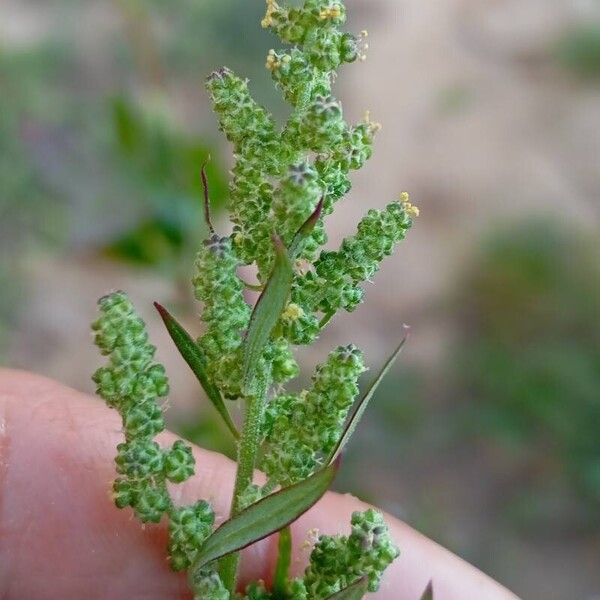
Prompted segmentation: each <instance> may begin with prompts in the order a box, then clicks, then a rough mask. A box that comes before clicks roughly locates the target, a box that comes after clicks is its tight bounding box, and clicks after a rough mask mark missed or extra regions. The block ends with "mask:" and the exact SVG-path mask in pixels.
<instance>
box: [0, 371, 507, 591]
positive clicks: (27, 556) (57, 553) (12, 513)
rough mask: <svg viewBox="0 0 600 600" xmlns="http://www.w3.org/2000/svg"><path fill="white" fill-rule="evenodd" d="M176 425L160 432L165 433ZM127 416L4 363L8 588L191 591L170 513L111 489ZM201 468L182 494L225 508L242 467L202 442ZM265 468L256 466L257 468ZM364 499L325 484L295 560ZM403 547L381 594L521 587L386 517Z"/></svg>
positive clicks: (271, 543) (252, 555)
mask: <svg viewBox="0 0 600 600" xmlns="http://www.w3.org/2000/svg"><path fill="white" fill-rule="evenodd" d="M173 440H174V436H173V435H172V434H170V433H165V434H162V435H161V436H159V438H158V442H159V443H160V444H161V445H168V444H171V443H172V441H173ZM121 441H122V434H121V423H120V419H119V416H118V415H117V414H116V413H115V412H114V411H111V410H109V409H108V408H107V407H106V406H104V404H102V403H100V402H98V401H96V400H95V399H93V398H90V397H89V396H87V395H85V394H81V393H80V392H76V391H75V390H72V389H69V388H67V387H64V386H62V385H60V384H58V383H55V382H53V381H51V380H49V379H46V378H43V377H40V376H36V375H32V374H28V373H24V372H18V371H11V370H0V597H2V598H4V599H5V600H17V599H18V600H22V599H23V598H27V599H29V600H45V599H52V598H63V599H65V600H69V599H70V598H73V599H76V598H80V597H82V596H83V595H85V596H86V598H88V599H96V598H97V599H111V600H120V599H123V600H125V599H131V598H144V599H145V600H154V599H156V600H159V599H160V600H163V599H164V598H189V592H188V591H187V584H186V581H185V577H184V576H182V575H181V574H176V573H173V572H172V571H170V569H169V567H168V565H167V562H166V543H167V533H166V528H165V523H164V522H163V523H162V524H161V525H159V526H154V525H152V526H148V527H145V528H144V527H142V526H140V524H139V523H138V522H137V521H136V520H135V519H133V518H132V515H131V512H130V511H129V510H117V509H116V508H115V506H114V504H113V502H112V500H111V497H110V490H111V482H112V480H113V479H114V477H115V472H114V463H113V458H114V455H115V448H116V445H117V444H118V443H119V442H121ZM194 454H195V458H196V475H195V476H194V477H193V478H192V479H190V480H188V481H187V482H186V483H184V484H182V485H178V486H173V487H172V488H171V493H172V496H173V500H174V502H175V503H176V504H179V503H181V504H186V503H191V502H194V501H195V500H197V499H199V498H204V499H206V500H208V501H210V502H211V504H212V505H213V507H214V509H215V513H216V515H217V523H220V522H222V521H223V520H224V519H226V517H227V514H228V512H229V503H230V498H231V494H232V490H233V481H234V477H235V464H234V463H232V462H231V461H230V460H228V459H227V458H225V457H223V456H221V455H219V454H215V453H212V452H208V451H205V450H201V449H199V448H195V449H194ZM258 477H260V475H258V476H257V478H258ZM365 508H366V505H365V504H363V503H362V502H360V501H358V500H357V499H355V498H353V497H351V496H348V495H345V496H340V495H338V494H334V493H329V494H327V495H326V496H325V497H324V498H323V499H322V500H321V501H320V502H319V503H318V504H317V505H316V506H315V507H314V508H312V509H311V510H310V511H309V512H308V513H306V514H305V515H304V516H303V517H302V518H301V519H299V520H298V522H296V523H295V524H294V526H293V531H294V544H295V547H294V561H293V569H294V570H295V572H296V573H300V572H302V570H303V569H304V567H305V564H306V560H307V558H308V551H307V550H306V549H303V544H302V542H303V540H305V539H306V536H307V532H308V531H309V530H310V529H314V528H316V529H318V530H319V531H320V532H321V533H329V534H334V533H340V532H345V531H347V529H348V526H349V522H350V516H351V514H352V512H353V511H355V510H364V509H365ZM388 523H389V524H390V530H391V533H392V535H393V537H394V539H395V541H396V543H397V544H398V546H399V547H400V549H401V552H402V554H401V556H400V558H399V559H398V560H397V561H396V562H394V563H393V564H392V565H391V567H390V568H389V569H388V571H387V572H386V575H385V577H384V580H383V583H382V587H381V590H380V592H378V593H377V594H375V595H373V596H372V597H373V598H379V599H380V600H404V599H406V600H417V599H418V598H419V597H420V594H421V593H422V592H423V590H424V589H425V587H426V585H427V583H428V581H429V580H430V579H433V581H434V589H435V592H436V596H435V597H436V600H464V599H465V598H486V599H489V600H496V599H509V598H515V596H514V595H512V594H511V593H510V592H508V591H507V590H505V589H504V588H502V587H501V586H499V585H498V584H496V583H495V582H493V581H492V580H491V579H489V578H488V577H486V576H485V575H483V574H482V573H480V572H479V571H477V570H476V569H474V568H473V567H471V566H470V565H468V564H467V563H465V562H463V561H462V560H460V559H459V558H457V557H456V556H454V555H452V554H451V553H449V552H448V551H446V550H444V549H443V548H441V547H440V546H438V545H437V544H435V543H434V542H431V541H430V540H428V539H427V538H425V537H423V536H421V535H420V534H418V533H417V532H415V531H414V530H412V529H411V528H409V527H408V526H407V525H405V524H404V523H402V522H400V521H397V520H395V519H393V518H391V517H390V518H388ZM276 538H277V536H273V537H271V538H269V539H266V540H263V541H262V542H259V543H257V544H255V545H254V546H252V547H250V548H248V549H247V550H245V551H244V555H243V561H242V580H243V581H248V580H250V579H257V578H263V579H267V578H268V576H269V574H270V573H271V572H272V570H273V565H274V561H275V560H276V552H277V539H276Z"/></svg>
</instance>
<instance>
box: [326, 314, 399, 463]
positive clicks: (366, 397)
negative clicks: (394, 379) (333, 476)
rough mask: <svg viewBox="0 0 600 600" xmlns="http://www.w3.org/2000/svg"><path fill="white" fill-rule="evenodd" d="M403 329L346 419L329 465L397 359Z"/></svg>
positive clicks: (352, 431)
mask: <svg viewBox="0 0 600 600" xmlns="http://www.w3.org/2000/svg"><path fill="white" fill-rule="evenodd" d="M404 329H405V333H404V337H403V338H402V341H401V342H400V344H399V345H398V347H397V348H396V349H395V350H394V352H393V353H392V355H391V356H390V357H389V358H388V360H387V361H386V363H385V364H384V365H383V368H382V369H381V371H380V372H379V373H378V375H377V377H375V380H374V381H373V383H372V384H371V386H370V387H369V389H368V390H367V393H366V394H365V395H364V396H363V397H362V399H361V400H360V401H359V402H358V404H357V406H356V408H355V410H354V412H353V413H352V416H351V417H350V419H348V422H347V423H346V426H345V427H344V431H343V433H342V435H341V437H340V439H339V441H338V443H337V444H336V446H335V448H334V449H333V451H332V452H331V455H330V458H329V464H331V463H332V462H333V461H334V460H336V459H337V458H338V456H339V455H340V453H341V452H342V450H343V449H344V447H345V446H346V444H347V443H348V440H349V439H350V437H351V436H352V434H353V433H354V430H355V429H356V426H357V425H358V423H359V421H360V420H361V418H362V416H363V414H364V412H365V410H366V409H367V406H368V405H369V401H370V400H371V398H372V397H373V395H374V394H375V392H376V391H377V388H378V387H379V384H380V383H381V382H382V381H383V378H384V377H385V376H386V375H387V373H388V371H389V370H390V369H391V368H392V366H393V364H394V362H395V361H396V359H397V358H398V355H399V354H400V352H401V351H402V348H404V344H406V340H407V339H408V334H409V327H408V325H404Z"/></svg>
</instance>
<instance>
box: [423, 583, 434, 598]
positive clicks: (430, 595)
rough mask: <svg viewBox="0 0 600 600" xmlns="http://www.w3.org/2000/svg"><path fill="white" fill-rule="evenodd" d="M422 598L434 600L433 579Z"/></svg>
mask: <svg viewBox="0 0 600 600" xmlns="http://www.w3.org/2000/svg"><path fill="white" fill-rule="evenodd" d="M421 600H433V581H430V582H429V583H428V584H427V587H426V588H425V591H424V592H423V595H422V596H421Z"/></svg>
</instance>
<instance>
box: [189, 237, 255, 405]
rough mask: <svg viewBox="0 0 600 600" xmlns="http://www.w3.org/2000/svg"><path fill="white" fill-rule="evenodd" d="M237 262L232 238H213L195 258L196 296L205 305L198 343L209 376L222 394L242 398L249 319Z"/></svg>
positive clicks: (205, 243)
mask: <svg viewBox="0 0 600 600" xmlns="http://www.w3.org/2000/svg"><path fill="white" fill-rule="evenodd" d="M237 267H238V259H237V258H236V256H235V253H234V251H233V249H232V247H231V241H230V240H229V238H220V237H219V236H218V235H213V236H211V237H210V238H209V239H208V240H206V241H205V242H204V244H203V246H202V248H201V250H200V252H199V253H198V256H197V258H196V270H195V275H194V279H193V281H192V283H193V285H194V291H195V296H196V298H197V299H198V300H201V301H202V302H203V303H204V310H203V312H202V317H201V318H202V320H203V321H204V322H205V323H206V331H205V333H204V335H203V336H202V337H201V338H200V340H199V345H200V347H201V348H202V350H203V351H204V354H205V356H206V360H207V364H208V375H209V377H210V378H211V379H212V381H213V382H214V384H215V385H216V386H217V387H218V388H219V389H221V390H222V392H223V393H224V394H225V395H226V396H228V397H232V398H237V397H239V396H240V395H241V391H240V386H241V377H242V375H241V371H240V368H239V352H238V350H239V348H240V344H241V342H242V332H243V330H244V329H245V328H246V327H247V325H248V320H249V319H250V307H249V306H248V304H247V303H246V301H245V300H244V296H243V289H244V286H243V284H242V282H241V281H240V279H239V277H238V276H237V273H236V269H237Z"/></svg>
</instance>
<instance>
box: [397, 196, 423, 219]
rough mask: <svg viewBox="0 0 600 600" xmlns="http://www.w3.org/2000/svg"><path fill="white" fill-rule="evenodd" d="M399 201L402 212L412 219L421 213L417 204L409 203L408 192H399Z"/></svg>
mask: <svg viewBox="0 0 600 600" xmlns="http://www.w3.org/2000/svg"><path fill="white" fill-rule="evenodd" d="M400 203H401V204H402V208H403V209H404V212H405V213H406V214H407V215H408V216H409V217H412V218H413V219H414V218H416V217H418V216H419V214H420V213H421V211H420V210H419V207H418V206H415V205H414V204H411V202H410V196H409V195H408V192H402V193H401V194H400Z"/></svg>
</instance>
